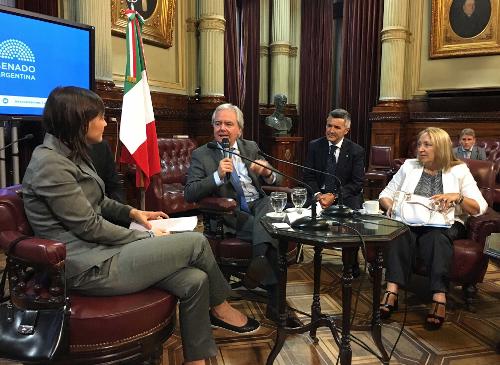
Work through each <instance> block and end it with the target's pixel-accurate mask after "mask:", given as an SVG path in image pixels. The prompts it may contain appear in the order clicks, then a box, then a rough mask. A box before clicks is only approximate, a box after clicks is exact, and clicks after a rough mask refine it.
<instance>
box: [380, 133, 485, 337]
mask: <svg viewBox="0 0 500 365" xmlns="http://www.w3.org/2000/svg"><path fill="white" fill-rule="evenodd" d="M401 191H403V192H408V193H414V194H418V195H421V196H425V197H429V198H430V199H432V200H434V201H435V203H436V204H437V205H438V208H439V210H441V211H443V212H448V210H449V209H452V208H454V212H455V213H454V217H455V218H454V222H452V226H451V227H450V228H438V227H432V226H417V227H410V230H409V231H408V234H406V235H403V236H400V237H399V238H397V239H395V240H394V241H392V242H391V244H390V246H389V248H388V250H387V252H386V253H385V254H386V256H385V259H384V261H385V262H386V275H385V278H386V281H387V289H386V291H385V293H384V296H383V298H382V301H381V304H380V316H381V318H389V317H390V315H391V312H392V311H393V310H395V309H397V307H398V290H399V288H400V287H405V286H406V285H407V283H408V280H409V278H410V275H411V271H412V268H413V267H414V265H415V258H416V257H419V258H420V259H421V260H422V261H423V262H424V265H425V267H426V268H427V271H428V273H429V287H430V291H431V292H432V306H431V310H430V312H429V313H428V315H427V318H426V321H425V326H426V328H427V329H429V330H435V329H439V328H440V327H441V325H442V324H443V322H444V320H445V317H446V293H447V291H448V286H449V271H450V267H451V262H452V259H453V241H454V240H456V239H460V238H464V237H465V236H466V231H465V221H466V220H467V217H468V216H469V215H473V216H478V215H481V214H483V213H484V212H485V211H486V209H487V208H488V204H487V203H486V201H485V200H484V198H483V195H482V194H481V192H480V191H479V188H478V187H477V183H476V181H475V180H474V177H473V176H472V174H471V173H470V171H469V168H468V167H467V165H466V164H465V163H464V162H463V161H461V160H459V159H457V158H456V157H455V156H454V155H453V151H452V148H451V139H450V136H449V135H448V133H446V131H444V130H443V129H440V128H435V127H429V128H426V129H424V130H423V131H421V132H420V133H419V134H418V142H417V158H416V159H407V160H406V161H405V162H404V164H403V166H401V168H400V169H399V170H398V172H397V173H396V174H395V175H394V176H393V178H392V180H391V181H390V182H389V184H388V185H387V187H386V188H385V189H384V190H383V191H382V192H381V193H380V196H379V202H380V205H381V207H382V209H384V210H385V211H386V212H387V215H388V216H391V213H392V207H393V201H394V197H395V194H396V193H397V192H401Z"/></svg>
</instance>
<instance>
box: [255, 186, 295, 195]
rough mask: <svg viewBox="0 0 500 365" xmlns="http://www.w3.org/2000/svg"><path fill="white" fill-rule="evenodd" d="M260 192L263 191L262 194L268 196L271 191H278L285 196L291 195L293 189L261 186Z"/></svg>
mask: <svg viewBox="0 0 500 365" xmlns="http://www.w3.org/2000/svg"><path fill="white" fill-rule="evenodd" d="M262 190H264V192H265V193H266V194H268V195H269V194H270V193H272V192H273V191H280V192H284V193H287V194H291V193H292V190H293V189H292V188H287V187H286V186H275V185H263V186H262Z"/></svg>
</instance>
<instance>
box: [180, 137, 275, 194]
mask: <svg viewBox="0 0 500 365" xmlns="http://www.w3.org/2000/svg"><path fill="white" fill-rule="evenodd" d="M237 143H238V150H239V151H240V154H241V155H243V156H245V157H248V158H250V159H252V160H256V159H259V158H260V157H259V155H258V151H259V147H258V146H257V143H255V142H254V141H249V140H246V139H238V141H237ZM222 158H223V155H222V152H221V151H219V150H212V149H209V148H208V147H207V145H203V146H201V147H198V148H197V149H196V150H194V151H193V154H192V156H191V166H190V167H189V171H188V176H187V182H186V186H185V188H184V198H185V199H186V200H187V201H188V202H197V201H199V200H200V199H202V198H205V197H207V196H219V197H224V198H232V199H237V196H238V195H237V193H236V191H235V190H234V188H233V186H232V185H231V184H230V183H225V184H222V185H221V186H217V185H216V184H215V180H214V177H213V174H214V172H215V171H216V170H217V169H218V167H219V162H220V160H222ZM243 162H244V163H245V166H246V167H247V169H248V173H249V176H250V178H251V179H252V184H253V185H254V186H255V187H256V188H257V190H258V191H259V195H260V197H261V198H262V197H264V196H265V193H264V191H263V190H262V184H263V183H264V180H263V179H262V178H261V177H260V176H258V175H256V174H254V173H253V172H252V171H251V170H250V168H249V166H250V162H248V161H245V160H244V161H243ZM281 180H282V178H281V176H279V175H278V176H277V177H276V181H275V184H279V183H280V182H281Z"/></svg>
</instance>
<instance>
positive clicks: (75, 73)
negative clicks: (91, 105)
mask: <svg viewBox="0 0 500 365" xmlns="http://www.w3.org/2000/svg"><path fill="white" fill-rule="evenodd" d="M0 24H1V25H2V26H1V27H0V121H1V120H9V119H23V118H26V119H38V118H39V117H40V116H41V115H42V112H43V107H44V105H45V101H46V99H47V96H48V95H49V93H50V91H51V90H52V89H54V88H55V87H56V86H69V85H73V86H80V87H83V88H87V89H92V88H93V86H94V85H93V83H94V50H93V47H94V28H93V27H91V26H87V25H83V24H77V23H72V22H68V21H66V20H63V19H59V18H54V17H49V16H44V15H40V14H35V13H30V12H26V11H20V10H18V9H13V8H7V7H4V6H0ZM2 117H3V118H2Z"/></svg>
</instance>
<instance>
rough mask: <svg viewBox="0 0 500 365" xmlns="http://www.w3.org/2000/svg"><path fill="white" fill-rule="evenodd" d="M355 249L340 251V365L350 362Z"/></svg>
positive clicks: (347, 364) (346, 364)
mask: <svg viewBox="0 0 500 365" xmlns="http://www.w3.org/2000/svg"><path fill="white" fill-rule="evenodd" d="M355 252H356V248H355V247H345V248H343V249H342V263H343V265H344V268H343V275H342V339H341V340H340V364H341V365H350V364H351V361H352V349H351V343H350V335H351V330H350V327H351V324H350V321H351V298H352V265H353V263H354V253H355Z"/></svg>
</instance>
